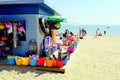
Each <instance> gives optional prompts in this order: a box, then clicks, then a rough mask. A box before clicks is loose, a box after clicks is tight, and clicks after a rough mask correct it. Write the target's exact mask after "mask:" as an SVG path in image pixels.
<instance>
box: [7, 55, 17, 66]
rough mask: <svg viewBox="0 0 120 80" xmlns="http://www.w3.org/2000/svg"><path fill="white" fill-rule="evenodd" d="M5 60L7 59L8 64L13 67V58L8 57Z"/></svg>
mask: <svg viewBox="0 0 120 80" xmlns="http://www.w3.org/2000/svg"><path fill="white" fill-rule="evenodd" d="M7 59H8V64H10V65H14V64H15V57H13V56H9V57H8V58H7Z"/></svg>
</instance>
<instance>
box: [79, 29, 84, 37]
mask: <svg viewBox="0 0 120 80" xmlns="http://www.w3.org/2000/svg"><path fill="white" fill-rule="evenodd" d="M79 37H80V39H83V32H82V29H81V28H79Z"/></svg>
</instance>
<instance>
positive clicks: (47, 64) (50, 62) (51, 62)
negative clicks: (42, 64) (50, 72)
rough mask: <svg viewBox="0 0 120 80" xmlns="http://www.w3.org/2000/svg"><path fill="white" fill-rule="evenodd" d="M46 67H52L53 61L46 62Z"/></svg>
mask: <svg viewBox="0 0 120 80" xmlns="http://www.w3.org/2000/svg"><path fill="white" fill-rule="evenodd" d="M46 66H47V67H54V59H52V60H46Z"/></svg>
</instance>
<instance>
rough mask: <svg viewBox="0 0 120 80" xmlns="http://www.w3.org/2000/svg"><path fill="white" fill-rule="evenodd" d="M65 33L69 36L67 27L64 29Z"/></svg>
mask: <svg viewBox="0 0 120 80" xmlns="http://www.w3.org/2000/svg"><path fill="white" fill-rule="evenodd" d="M65 35H66V37H68V36H69V31H68V29H66V30H65Z"/></svg>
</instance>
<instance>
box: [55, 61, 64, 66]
mask: <svg viewBox="0 0 120 80" xmlns="http://www.w3.org/2000/svg"><path fill="white" fill-rule="evenodd" d="M55 62H56V67H58V68H61V67H63V64H64V60H55Z"/></svg>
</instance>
